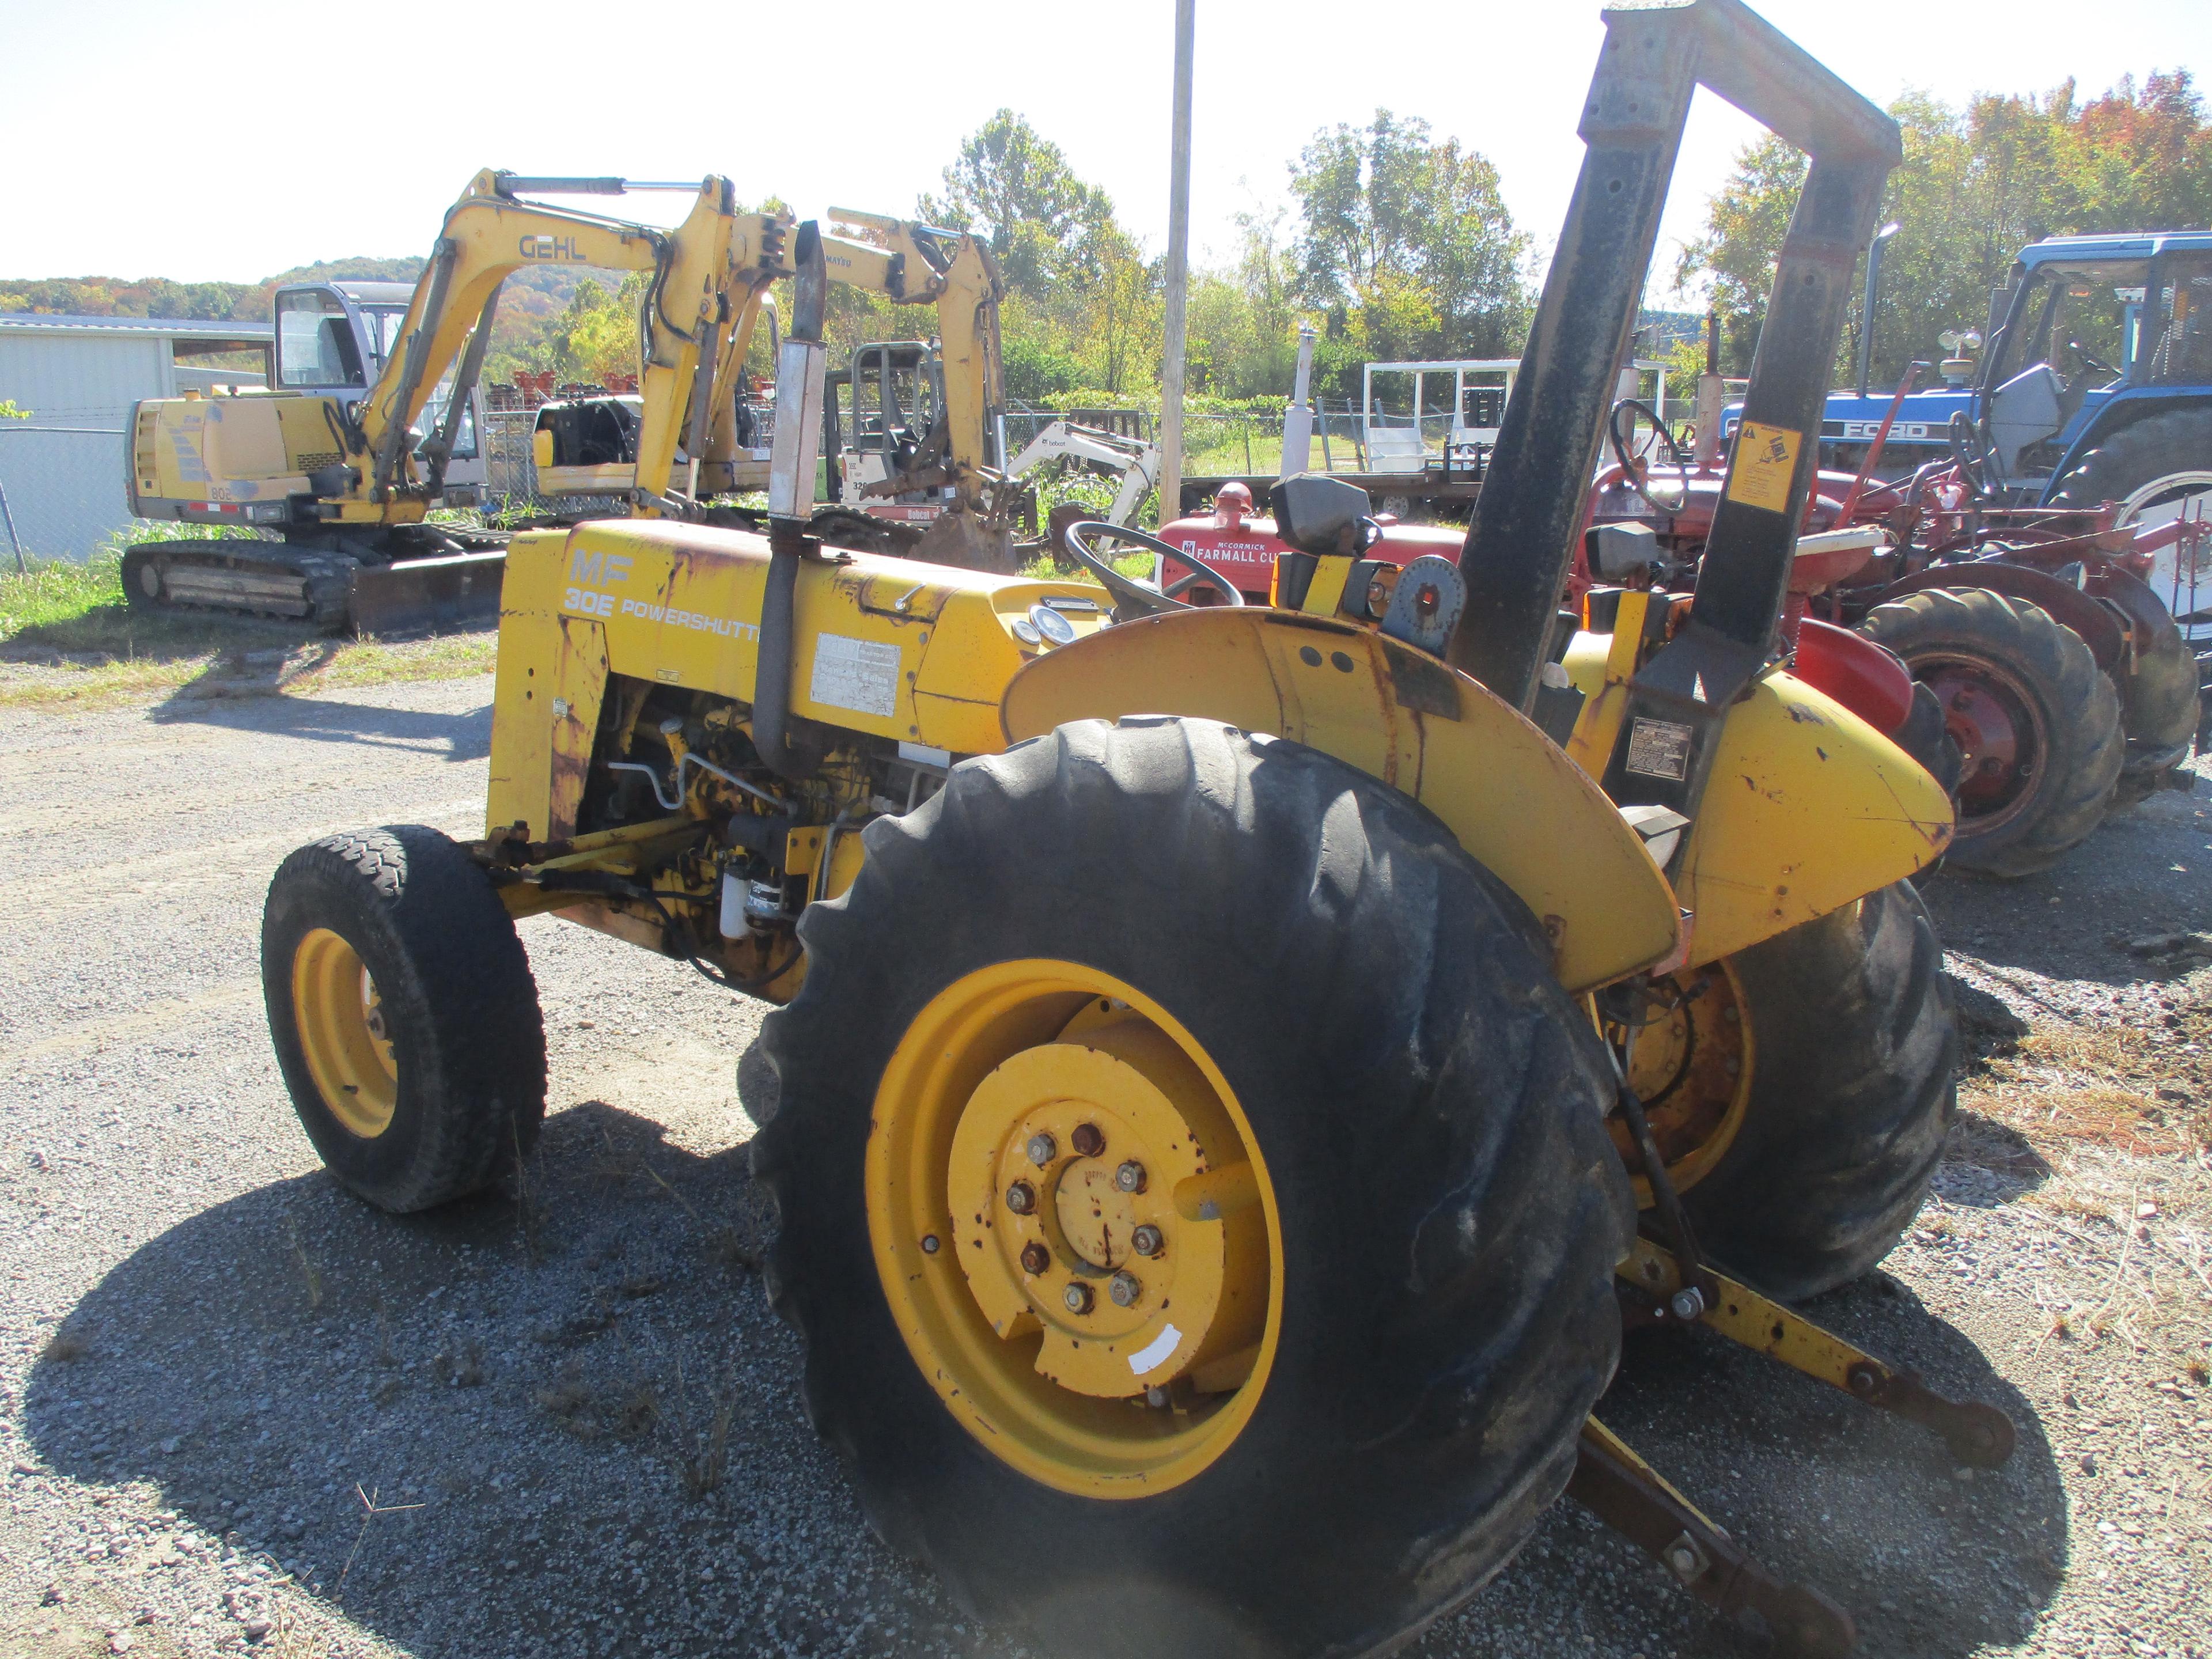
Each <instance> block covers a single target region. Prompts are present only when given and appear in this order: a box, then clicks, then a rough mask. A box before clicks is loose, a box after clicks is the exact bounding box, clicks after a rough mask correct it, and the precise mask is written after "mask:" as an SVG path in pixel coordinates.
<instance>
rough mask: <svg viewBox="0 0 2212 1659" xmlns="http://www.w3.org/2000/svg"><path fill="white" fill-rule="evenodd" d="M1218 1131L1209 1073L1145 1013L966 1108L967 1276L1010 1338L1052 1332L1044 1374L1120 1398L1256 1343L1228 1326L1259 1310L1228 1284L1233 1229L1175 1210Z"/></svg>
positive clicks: (1028, 1053)
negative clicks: (1241, 1310) (1243, 1340)
mask: <svg viewBox="0 0 2212 1659" xmlns="http://www.w3.org/2000/svg"><path fill="white" fill-rule="evenodd" d="M1222 1127H1225V1126H1224V1125H1223V1124H1222V1123H1221V1121H1220V1108H1219V1105H1218V1102H1216V1101H1215V1100H1214V1099H1213V1097H1212V1091H1211V1090H1210V1089H1209V1088H1207V1086H1206V1080H1205V1079H1204V1078H1203V1077H1201V1076H1200V1074H1199V1073H1198V1070H1197V1068H1196V1067H1195V1066H1193V1065H1191V1064H1190V1062H1189V1060H1188V1059H1187V1058H1186V1057H1184V1056H1183V1055H1182V1054H1181V1053H1180V1052H1179V1051H1178V1050H1177V1049H1176V1048H1175V1045H1174V1044H1173V1043H1172V1042H1168V1041H1167V1040H1166V1039H1165V1038H1164V1036H1162V1035H1161V1034H1160V1033H1158V1032H1157V1031H1155V1030H1152V1028H1151V1027H1150V1026H1149V1025H1148V1024H1146V1022H1145V1021H1143V1020H1141V1019H1123V1020H1120V1021H1117V1022H1115V1023H1112V1024H1104V1025H1099V1026H1096V1027H1093V1028H1091V1030H1087V1031H1084V1032H1082V1033H1081V1034H1080V1035H1079V1036H1073V1037H1070V1038H1069V1039H1067V1040H1065V1041H1060V1042H1048V1043H1041V1044H1039V1045H1037V1046H1036V1047H1035V1048H1025V1049H1024V1050H1022V1051H1021V1052H1020V1053H1018V1054H1014V1055H1013V1056H1012V1057H1011V1058H1009V1059H1008V1060H1006V1061H1005V1062H1004V1063H1002V1064H1001V1065H1000V1066H998V1067H997V1068H996V1069H994V1071H993V1072H992V1073H990V1075H989V1076H987V1077H986V1078H985V1079H983V1081H982V1083H981V1085H979V1086H978V1087H977V1089H976V1090H975V1093H974V1094H973V1095H971V1096H970V1097H969V1100H968V1103H967V1105H966V1107H965V1108H964V1109H963V1111H962V1112H961V1115H960V1122H959V1127H957V1130H956V1131H955V1132H954V1135H953V1141H952V1156H951V1160H950V1164H949V1171H948V1182H947V1190H946V1199H947V1202H948V1206H949V1207H950V1209H951V1212H952V1214H953V1215H954V1216H955V1217H956V1218H957V1230H958V1235H959V1260H960V1267H961V1270H962V1272H963V1273H964V1274H965V1275H966V1278H967V1281H968V1289H969V1293H970V1294H971V1295H973V1296H974V1297H975V1304H976V1305H977V1306H978V1307H979V1308H980V1309H981V1310H982V1312H983V1315H984V1316H985V1317H986V1318H987V1319H988V1320H989V1321H990V1322H991V1326H992V1328H993V1329H994V1330H995V1331H996V1332H997V1333H998V1334H999V1335H1000V1337H1001V1338H1003V1339H1014V1338H1018V1337H1023V1336H1026V1335H1028V1334H1030V1333H1032V1332H1035V1333H1037V1334H1040V1336H1041V1338H1042V1340H1041V1342H1040V1345H1039V1347H1038V1350H1037V1355H1036V1362H1035V1363H1036V1370H1038V1372H1039V1373H1040V1374H1042V1376H1046V1377H1048V1378H1049V1379H1050V1380H1052V1381H1053V1382H1055V1383H1059V1384H1060V1386H1061V1387H1062V1388H1066V1389H1074V1390H1075V1391H1077V1392H1078V1393H1081V1394H1086V1395H1097V1396H1099V1397H1102V1398H1106V1399H1115V1398H1126V1397H1127V1396H1129V1395H1135V1394H1139V1393H1143V1392H1145V1391H1146V1390H1147V1389H1154V1388H1159V1387H1162V1386H1164V1385H1165V1384H1167V1383H1170V1382H1171V1381H1172V1380H1174V1379H1175V1378H1176V1377H1179V1376H1182V1375H1184V1374H1185V1373H1187V1372H1188V1371H1189V1370H1191V1369H1192V1367H1193V1365H1194V1364H1195V1363H1196V1362H1197V1361H1198V1360H1199V1359H1200V1358H1201V1357H1202V1356H1208V1355H1217V1354H1218V1353H1219V1352H1221V1351H1222V1350H1223V1348H1224V1347H1225V1346H1236V1344H1235V1342H1234V1340H1233V1339H1234V1338H1235V1337H1237V1335H1239V1334H1243V1335H1246V1336H1248V1337H1256V1332H1240V1330H1238V1329H1233V1328H1232V1326H1234V1327H1241V1326H1242V1325H1243V1323H1245V1322H1242V1321H1237V1320H1234V1319H1233V1318H1228V1317H1225V1316H1228V1315H1230V1314H1231V1313H1232V1312H1233V1309H1234V1305H1235V1304H1237V1302H1238V1301H1246V1302H1249V1301H1252V1300H1255V1298H1253V1297H1251V1296H1250V1289H1251V1287H1249V1286H1231V1285H1228V1284H1227V1282H1226V1281H1227V1279H1228V1278H1229V1277H1230V1275H1231V1261H1230V1257H1231V1254H1232V1253H1231V1249H1230V1248H1229V1241H1228V1238H1227V1237H1226V1229H1225V1226H1224V1225H1223V1223H1222V1222H1221V1221H1220V1220H1219V1219H1218V1218H1216V1219H1214V1220H1212V1221H1201V1220H1191V1221H1188V1222H1187V1221H1186V1220H1185V1219H1184V1218H1183V1217H1182V1214H1181V1213H1179V1212H1178V1207H1177V1203H1176V1194H1177V1192H1178V1191H1179V1190H1180V1189H1182V1188H1183V1187H1184V1184H1185V1183H1187V1182H1188V1183H1195V1184H1194V1186H1193V1188H1192V1190H1193V1191H1196V1190H1197V1188H1198V1187H1199V1186H1202V1185H1203V1184H1204V1183H1203V1182H1202V1181H1201V1180H1200V1178H1201V1177H1204V1176H1207V1175H1208V1174H1209V1173H1211V1165H1210V1164H1209V1160H1208V1157H1207V1152H1206V1149H1207V1147H1208V1146H1214V1147H1218V1146H1221V1145H1222V1142H1221V1139H1220V1135H1219V1131H1220V1129H1221V1128H1222ZM1045 1148H1049V1149H1050V1152H1049V1156H1048V1158H1046V1160H1045V1162H1044V1163H1043V1164H1042V1165H1040V1164H1038V1163H1037V1162H1036V1158H1035V1157H1034V1156H1033V1154H1034V1153H1035V1152H1037V1151H1039V1150H1042V1149H1045ZM1192 1207H1193V1209H1195V1208H1196V1202H1195V1200H1193V1202H1192ZM1140 1231H1141V1233H1142V1235H1143V1241H1144V1243H1146V1244H1147V1245H1149V1246H1151V1247H1152V1248H1151V1254H1149V1255H1139V1252H1138V1249H1137V1243H1138V1238H1139V1233H1140ZM1040 1261H1042V1262H1043V1263H1044V1264H1045V1265H1044V1267H1043V1270H1042V1271H1041V1272H1040V1271H1036V1264H1037V1263H1039V1262H1040ZM1239 1292H1242V1294H1239ZM1257 1299H1261V1300H1263V1299H1264V1298H1263V1297H1262V1298H1257ZM1225 1302H1227V1303H1229V1304H1231V1305H1230V1306H1229V1307H1226V1308H1225Z"/></svg>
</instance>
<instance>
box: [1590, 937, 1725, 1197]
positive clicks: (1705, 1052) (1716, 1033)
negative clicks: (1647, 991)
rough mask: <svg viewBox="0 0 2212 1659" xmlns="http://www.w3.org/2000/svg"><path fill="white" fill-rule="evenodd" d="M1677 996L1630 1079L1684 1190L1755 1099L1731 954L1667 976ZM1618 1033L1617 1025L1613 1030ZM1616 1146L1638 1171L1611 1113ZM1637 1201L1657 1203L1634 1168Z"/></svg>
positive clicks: (1648, 1028) (1715, 1156) (1705, 1171)
mask: <svg viewBox="0 0 2212 1659" xmlns="http://www.w3.org/2000/svg"><path fill="white" fill-rule="evenodd" d="M1662 986H1663V987H1664V988H1666V989H1668V990H1670V991H1671V992H1672V993H1673V994H1674V996H1675V997H1676V998H1677V999H1678V1000H1676V1001H1675V1003H1674V1006H1672V1007H1670V1008H1668V1009H1665V1010H1662V1011H1661V1012H1658V1013H1657V1014H1656V1015H1655V1016H1654V1018H1652V1020H1651V1023H1650V1024H1648V1025H1645V1026H1644V1027H1643V1028H1641V1029H1640V1030H1638V1032H1637V1034H1636V1047H1635V1049H1634V1051H1633V1052H1632V1054H1630V1056H1629V1072H1628V1081H1629V1085H1630V1086H1631V1087H1632V1088H1633V1089H1634V1090H1635V1091H1636V1097H1637V1098H1638V1100H1641V1101H1642V1102H1643V1103H1644V1111H1645V1113H1646V1115H1649V1117H1650V1120H1651V1134H1652V1139H1655V1140H1656V1141H1657V1142H1658V1143H1659V1156H1660V1158H1662V1160H1663V1161H1664V1162H1665V1164H1666V1165H1667V1178H1668V1180H1669V1181H1671V1182H1674V1190H1675V1191H1677V1192H1687V1191H1688V1190H1689V1189H1690V1188H1692V1187H1694V1186H1696V1185H1697V1184H1698V1183H1699V1182H1700V1181H1703V1180H1704V1179H1705V1177H1706V1176H1709V1175H1711V1173H1712V1171H1713V1167H1714V1166H1715V1165H1716V1164H1718V1163H1719V1162H1720V1161H1721V1159H1722V1158H1723V1157H1724V1156H1725V1155H1726V1154H1727V1152H1728V1149H1729V1147H1730V1146H1733V1145H1735V1137H1736V1132H1737V1131H1738V1130H1740V1129H1741V1128H1742V1127H1743V1118H1744V1111H1745V1109H1746V1108H1747V1106H1748V1105H1749V1104H1750V1102H1751V1084H1752V1066H1753V1053H1752V1039H1751V1021H1750V1018H1749V1017H1748V1015H1747V1013H1746V1012H1745V1007H1744V1000H1743V987H1742V985H1741V981H1738V980H1737V978H1736V975H1735V968H1734V966H1733V965H1732V964H1730V963H1727V962H1719V963H1713V964H1711V966H1709V967H1705V968H1694V969H1685V970H1684V971H1683V972H1681V973H1679V974H1676V975H1674V977H1673V978H1672V979H1671V980H1668V981H1662ZM1614 1035H1615V1036H1617V1035H1618V1033H1614ZM1606 1127H1607V1129H1608V1130H1609V1131H1610V1132H1611V1133H1612V1135H1613V1146H1614V1147H1615V1148H1616V1150H1618V1151H1619V1152H1620V1157H1621V1161H1622V1162H1623V1163H1625V1164H1627V1166H1628V1167H1629V1169H1630V1170H1631V1171H1634V1170H1637V1169H1638V1168H1639V1167H1640V1163H1641V1161H1640V1160H1639V1159H1638V1157H1637V1155H1636V1146H1635V1141H1634V1139H1632V1137H1631V1135H1630V1133H1629V1131H1628V1125H1627V1124H1626V1122H1625V1121H1623V1120H1622V1119H1621V1118H1620V1116H1619V1115H1614V1116H1613V1117H1612V1118H1609V1119H1608V1120H1607V1125H1606ZM1631 1184H1632V1186H1633V1187H1634V1188H1635V1189H1636V1202H1637V1205H1638V1207H1639V1208H1642V1209H1649V1208H1650V1206H1651V1183H1650V1182H1648V1181H1646V1180H1645V1179H1644V1177H1643V1176H1640V1175H1634V1174H1632V1176H1631Z"/></svg>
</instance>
